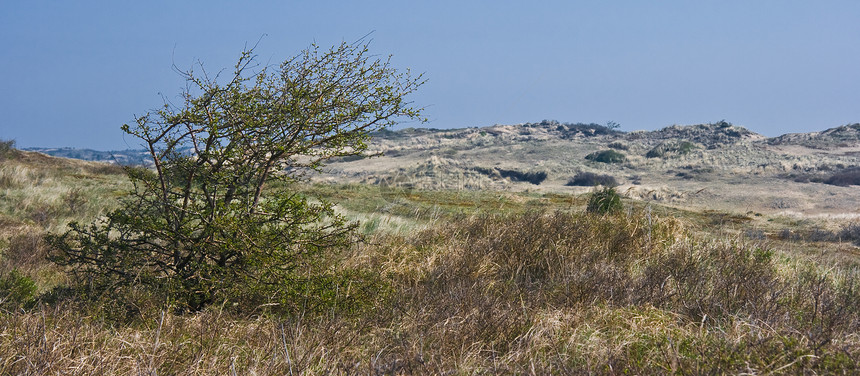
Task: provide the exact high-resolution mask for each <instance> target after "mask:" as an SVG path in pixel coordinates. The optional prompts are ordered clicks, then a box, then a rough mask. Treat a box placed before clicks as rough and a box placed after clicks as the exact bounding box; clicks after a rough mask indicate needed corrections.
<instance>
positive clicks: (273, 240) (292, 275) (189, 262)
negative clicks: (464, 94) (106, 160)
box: [47, 43, 423, 312]
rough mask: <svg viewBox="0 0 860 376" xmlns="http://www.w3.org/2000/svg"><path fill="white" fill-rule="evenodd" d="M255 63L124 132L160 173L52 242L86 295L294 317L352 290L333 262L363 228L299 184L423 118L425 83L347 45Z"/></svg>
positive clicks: (138, 174) (189, 76)
mask: <svg viewBox="0 0 860 376" xmlns="http://www.w3.org/2000/svg"><path fill="white" fill-rule="evenodd" d="M256 64H257V62H256V60H255V55H254V53H253V51H250V50H249V51H243V52H242V53H241V55H240V57H239V59H238V62H237V63H236V65H235V70H234V71H233V72H231V74H230V75H229V77H227V78H226V79H219V78H218V76H217V75H215V76H207V75H206V74H205V73H203V74H197V73H196V72H195V71H193V70H192V71H188V72H183V73H182V74H183V76H184V78H185V79H186V84H187V85H186V89H185V91H184V92H183V93H182V98H183V100H182V101H180V102H178V103H180V104H179V105H176V106H174V105H172V104H167V105H165V107H163V108H162V109H160V110H158V111H155V112H152V113H148V114H146V115H143V116H141V117H139V118H137V119H136V122H135V123H134V125H123V127H122V129H123V131H125V132H126V133H128V134H130V135H132V136H135V137H137V138H138V139H140V140H141V141H142V142H143V144H144V145H145V147H146V150H147V151H148V153H149V157H150V159H151V161H152V162H153V166H154V168H153V169H144V168H129V169H128V170H127V171H128V175H129V178H130V179H131V181H132V183H133V188H132V191H131V192H130V194H129V195H128V196H127V197H126V198H125V199H124V200H123V201H122V203H121V205H120V208H119V209H117V210H115V211H113V212H111V213H109V214H108V215H107V216H106V217H105V218H103V219H100V220H98V221H96V222H94V223H92V224H90V225H82V224H79V223H75V222H72V223H70V224H69V228H70V229H69V230H68V231H67V232H65V233H64V234H60V235H55V234H54V235H50V236H48V237H47V240H48V243H49V244H50V245H51V246H52V248H53V249H54V250H55V252H54V253H53V254H52V258H51V259H52V261H54V262H55V263H57V264H58V265H60V266H64V267H68V269H70V274H71V276H72V277H73V281H74V283H76V284H77V285H79V286H81V287H82V290H83V291H85V293H86V295H87V296H89V297H98V296H104V295H107V296H113V295H118V293H120V292H122V291H144V292H145V293H146V294H152V295H153V296H155V297H157V298H158V299H164V300H166V301H169V302H171V304H172V305H173V306H174V307H175V308H176V309H177V310H179V311H199V310H201V309H203V308H204V307H206V306H207V305H209V304H213V303H220V302H225V301H228V300H229V301H232V302H233V303H237V302H241V303H245V302H247V303H246V305H245V307H246V308H248V309H255V308H256V307H257V306H259V305H263V304H266V305H267V306H272V307H275V306H277V307H280V308H281V309H283V310H284V311H287V312H290V311H291V310H292V309H293V308H295V307H299V306H301V307H302V308H307V309H313V307H315V306H319V305H318V304H316V303H321V302H332V300H331V299H332V297H337V294H336V291H338V290H335V291H331V289H339V286H340V283H341V282H343V279H342V278H340V277H339V276H337V275H332V274H331V273H329V270H332V269H334V268H332V267H331V265H327V263H328V262H330V261H329V259H327V258H326V256H331V255H332V254H333V253H334V252H336V251H337V250H339V249H343V248H345V247H346V246H348V245H349V244H351V243H352V242H354V241H355V240H356V238H355V236H354V235H355V232H354V230H355V228H356V224H354V223H349V222H348V221H347V220H346V218H344V217H343V216H342V215H339V214H337V213H336V212H335V210H334V207H333V205H331V204H330V203H327V202H318V201H317V200H309V199H308V198H306V197H303V196H302V195H300V194H298V193H296V191H295V189H294V184H295V183H296V182H299V181H301V180H302V179H303V176H304V174H305V173H307V172H308V171H317V170H319V169H320V168H321V167H322V166H323V164H324V163H325V162H327V161H329V160H330V159H331V158H335V157H347V156H352V155H361V154H363V153H364V152H365V151H366V150H367V140H368V139H369V138H370V133H371V132H373V131H376V130H379V129H382V128H385V127H388V126H391V125H394V124H396V123H397V122H398V121H399V120H402V119H419V120H420V112H421V110H420V109H417V108H413V107H412V105H411V102H409V101H406V100H405V98H404V97H405V96H406V95H408V94H410V93H412V92H414V91H415V90H417V88H418V87H419V86H420V85H421V84H422V83H423V81H422V80H421V79H420V77H418V78H415V77H410V76H409V75H408V74H404V73H398V72H397V71H396V70H394V68H392V67H391V65H390V64H389V62H388V61H387V60H380V59H378V58H377V57H376V56H375V55H370V54H369V52H368V50H367V46H366V45H351V44H347V43H343V44H341V45H340V46H336V47H334V48H331V49H330V50H321V49H319V48H317V47H316V46H312V47H311V48H309V49H307V50H305V51H303V52H301V53H300V54H298V55H296V56H295V57H293V58H290V59H288V60H286V61H284V62H283V63H282V64H280V65H276V66H275V67H276V68H269V69H259V70H258V69H256V67H257V65H256ZM252 71H253V72H252ZM222 81H226V82H222ZM190 150H193V151H194V155H189V151H190ZM120 298H121V297H120ZM334 303H335V304H337V301H334ZM273 309H275V308H273Z"/></svg>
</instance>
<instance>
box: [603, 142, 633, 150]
mask: <svg viewBox="0 0 860 376" xmlns="http://www.w3.org/2000/svg"><path fill="white" fill-rule="evenodd" d="M606 146H607V147H609V148H610V149H615V150H628V149H630V148H629V147H628V146H627V145H625V144H622V143H620V142H612V143H610V144H609V145H606Z"/></svg>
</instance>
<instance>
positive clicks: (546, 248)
mask: <svg viewBox="0 0 860 376" xmlns="http://www.w3.org/2000/svg"><path fill="white" fill-rule="evenodd" d="M0 166H8V163H6V164H2V165H0ZM27 168H29V167H27ZM13 170H14V169H13ZM10 171H12V170H10ZM14 171H18V172H14V173H11V172H10V173H8V176H9V178H8V179H7V180H8V181H10V182H14V184H12V185H10V186H9V187H6V188H3V189H5V190H6V191H5V192H6V194H20V195H21V196H20V197H24V195H25V194H26V192H21V191H18V190H27V189H32V190H34V191H33V193H34V195H35V196H36V197H37V198H30V199H31V200H33V202H40V203H44V204H46V205H47V206H49V207H51V208H53V209H52V210H55V212H56V213H61V214H60V215H59V216H57V217H51V219H50V221H49V222H48V224H47V225H46V226H45V225H40V224H38V222H36V221H35V220H33V219H32V218H29V217H27V213H28V212H27V211H26V210H23V209H14V210H12V209H4V211H2V212H0V214H2V217H0V220H2V221H3V222H0V223H2V229H3V230H2V231H3V234H5V235H4V240H3V241H4V242H3V244H2V249H3V250H4V251H3V256H2V258H0V277H2V276H3V275H6V273H7V272H8V271H10V270H19V271H21V272H22V273H23V274H25V275H27V276H29V277H31V278H33V279H34V280H36V282H37V284H38V285H39V287H40V291H42V292H48V290H50V288H51V287H53V286H54V285H58V284H59V285H62V283H63V279H62V274H60V273H58V271H57V270H56V269H52V268H53V267H52V266H50V265H47V264H46V263H45V261H44V259H43V258H42V255H43V254H44V253H45V252H47V250H46V249H45V248H44V244H43V243H41V237H40V235H41V234H43V233H44V231H45V229H46V228H57V227H59V226H61V222H59V220H61V219H67V218H91V217H93V216H95V215H97V214H98V212H99V211H100V210H103V209H101V207H100V205H101V204H102V202H99V201H98V200H97V197H99V196H98V195H100V194H104V193H105V192H110V191H111V188H106V187H103V182H113V181H118V180H119V179H116V178H115V177H113V175H99V174H97V173H94V172H87V171H88V170H81V171H82V172H81V176H82V177H80V178H74V177H69V176H66V175H64V174H63V173H62V172H61V171H52V170H50V169H49V170H46V171H47V172H45V174H46V175H45V177H44V178H43V179H42V180H41V181H42V183H40V184H35V183H34V180H32V179H31V178H33V177H38V173H35V172H33V171H30V170H28V171H27V172H23V171H24V170H23V167H22V169H18V170H14ZM33 174H35V175H33ZM31 175H32V176H31ZM22 176H23V177H22ZM49 179H55V182H56V183H50V184H48V183H46V182H47V181H48V180H49ZM74 179H80V180H74ZM90 179H91V180H90ZM100 179H102V180H100ZM70 182H75V184H77V186H79V187H82V188H81V191H80V194H81V195H82V197H84V198H85V199H84V200H83V202H87V203H91V204H85V205H82V206H79V207H80V208H82V209H80V211H75V210H71V208H70V207H71V206H76V205H78V204H75V205H72V204H70V203H69V202H67V201H65V200H61V199H59V198H57V199H55V200H52V199H50V197H53V196H52V194H51V193H47V192H49V191H51V190H49V189H47V188H48V187H50V186H52V184H54V185H55V188H51V189H55V190H56V192H59V191H61V189H60V188H61V187H62V186H64V185H66V186H68V185H69V184H72V183H70ZM86 182H89V184H90V185H87V183H86ZM99 182H102V183H99ZM42 185H45V187H42ZM16 187H17V188H16ZM43 188H44V189H46V190H44V191H42V193H40V192H39V190H41V189H43ZM304 189H306V190H309V191H314V190H316V193H317V194H318V195H319V196H320V197H326V198H329V199H332V200H334V201H338V202H343V203H344V205H343V206H344V210H345V212H346V213H348V214H349V215H352V216H354V217H355V218H357V219H364V220H366V222H369V224H368V225H366V226H365V228H364V230H366V232H367V234H368V236H369V237H368V239H367V240H366V241H365V242H363V243H361V244H356V245H355V246H354V247H353V248H352V249H350V250H349V252H346V253H345V254H340V255H337V256H336V258H333V259H332V260H331V265H332V267H333V268H343V269H345V270H347V269H348V270H360V271H362V272H363V273H364V274H363V275H365V276H370V277H371V278H373V279H375V280H377V282H378V284H377V286H381V289H380V291H377V292H376V293H372V294H366V295H365V299H368V301H367V302H366V303H368V306H369V307H370V308H366V309H363V310H358V311H353V312H338V311H331V312H325V313H318V314H315V315H310V314H307V315H296V316H287V317H284V316H273V315H269V314H265V313H264V312H266V308H265V307H257V308H258V309H256V310H255V309H250V310H248V309H242V310H238V309H233V307H232V306H231V305H230V304H229V303H228V304H226V305H223V306H212V307H209V308H208V309H207V310H204V311H203V312H200V313H197V314H187V315H177V314H173V313H171V311H170V310H169V304H166V303H165V302H148V303H147V302H146V301H145V300H142V302H143V304H149V305H147V306H141V307H137V308H138V309H137V311H135V312H136V313H135V314H134V315H130V316H127V317H125V316H116V315H111V314H108V313H107V312H106V309H105V308H104V307H102V306H100V305H99V304H93V303H87V302H86V301H82V300H78V299H76V298H75V297H74V296H73V295H71V296H70V295H68V293H67V294H66V295H64V294H63V291H62V290H56V291H53V292H48V293H46V294H43V295H42V296H41V298H40V299H39V301H38V304H37V305H35V306H31V307H15V308H14V309H7V310H0V328H2V329H0V374H117V375H132V374H134V375H143V374H147V375H156V374H162V375H165V374H176V375H186V374H187V375H191V374H193V375H198V374H213V375H214V374H218V375H223V374H227V375H230V374H257V375H286V374H293V375H299V374H305V375H314V374H668V373H677V374H740V373H745V374H770V373H773V374H839V373H843V374H856V373H857V372H858V369H857V368H858V364H860V336H858V335H857V333H858V332H860V296H858V294H860V281H858V278H857V277H858V276H860V269H858V267H857V264H856V262H841V263H833V264H822V263H818V262H816V261H815V259H814V258H809V257H798V255H797V254H796V253H795V251H793V250H791V249H787V248H786V249H783V247H787V246H792V244H793V243H790V242H782V241H778V240H776V241H774V242H773V243H771V241H769V240H767V237H762V238H761V239H753V240H750V239H746V238H744V237H743V236H741V235H738V236H733V235H726V234H727V233H726V232H722V230H720V231H718V232H715V230H714V228H715V226H716V225H717V223H716V222H714V221H715V218H717V217H718V215H717V214H719V213H698V212H690V213H685V212H681V211H669V210H664V209H660V208H655V209H653V210H652V209H651V208H650V207H647V208H642V209H639V208H636V207H635V205H629V203H628V208H627V209H626V210H624V211H623V212H622V213H620V214H617V215H609V216H598V215H591V214H586V213H584V212H583V206H584V204H585V201H586V200H585V199H583V198H580V197H571V196H565V195H545V196H535V195H531V196H530V195H510V194H501V193H487V194H478V193H463V192H418V191H411V190H402V189H387V188H379V189H370V188H366V187H334V188H332V187H305V188H304ZM64 192H67V193H68V192H71V191H70V190H66V191H64ZM40 195H41V196H40ZM61 196H62V195H61ZM61 196H58V197H61ZM67 197H68V196H67ZM73 201H74V200H73ZM7 205H9V206H7V208H13V207H15V208H16V207H17V205H15V204H9V203H7ZM555 209H563V211H557V210H555ZM670 213H671V215H670ZM675 216H681V218H675ZM724 219H725V218H723V217H722V216H720V222H719V223H718V224H719V225H720V226H743V225H745V224H746V223H747V222H748V221H749V220H748V219H746V218H741V219H742V220H741V221H740V222H738V223H735V222H732V221H724ZM729 219H731V218H729ZM374 222H376V224H375V225H374V224H373V223H374ZM22 229H23V230H26V231H23V232H20V231H19V230H22ZM708 231H710V232H708ZM846 257H847V256H846ZM345 294H347V295H348V294H349V292H348V291H347V292H345ZM108 299H110V297H108ZM252 308H253V307H252ZM249 311H250V312H252V313H248V312H249ZM237 312H245V313H243V314H240V313H237Z"/></svg>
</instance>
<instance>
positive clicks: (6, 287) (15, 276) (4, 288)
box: [0, 270, 36, 311]
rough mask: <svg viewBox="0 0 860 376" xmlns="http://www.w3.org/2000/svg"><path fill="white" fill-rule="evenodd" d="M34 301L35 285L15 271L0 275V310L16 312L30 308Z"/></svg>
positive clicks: (28, 278)
mask: <svg viewBox="0 0 860 376" xmlns="http://www.w3.org/2000/svg"><path fill="white" fill-rule="evenodd" d="M35 299H36V283H35V282H33V280H32V279H31V278H30V277H27V276H25V275H23V274H21V273H19V272H18V271H17V270H12V271H10V272H8V273H4V274H3V275H0V309H2V310H6V311H16V310H18V309H21V308H28V307H30V306H32V304H33V302H34V301H35Z"/></svg>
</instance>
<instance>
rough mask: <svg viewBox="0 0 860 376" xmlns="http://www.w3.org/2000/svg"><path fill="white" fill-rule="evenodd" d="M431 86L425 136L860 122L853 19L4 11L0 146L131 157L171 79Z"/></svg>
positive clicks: (715, 9)
mask: <svg viewBox="0 0 860 376" xmlns="http://www.w3.org/2000/svg"><path fill="white" fill-rule="evenodd" d="M371 31H372V32H373V34H372V35H371V37H372V39H373V41H372V44H371V50H372V51H373V52H374V53H378V54H380V55H388V54H392V55H393V56H394V57H393V62H394V64H395V66H396V67H399V68H407V67H408V68H411V69H412V70H413V71H417V72H424V73H425V74H426V78H427V79H428V82H427V84H426V85H425V86H424V87H422V88H421V89H420V91H419V93H417V94H416V95H415V96H413V97H412V98H411V99H412V100H413V101H414V102H415V103H416V104H417V105H420V106H425V107H426V108H427V111H426V115H427V116H428V117H429V119H430V122H429V123H427V124H423V125H422V124H404V125H402V126H427V127H434V128H451V127H470V126H487V125H493V124H516V123H522V122H528V121H540V120H543V119H555V120H559V121H562V122H596V123H601V124H603V123H606V122H608V121H615V122H617V123H620V124H621V130H625V131H631V130H636V129H658V128H662V127H665V126H668V125H672V124H698V123H707V122H715V121H719V120H722V119H725V120H727V121H730V122H732V123H734V124H736V125H741V126H745V127H747V128H749V129H751V130H753V131H755V132H759V133H762V134H765V135H769V136H776V135H780V134H783V133H791V132H809V131H818V130H823V129H826V128H831V127H835V126H839V125H842V124H847V123H853V122H860V1H856V0H846V1H838V0H823V1H795V0H755V1H753V0H721V1H716V0H703V1H692V0H683V1H681V0H678V1H661V0H655V1H644V0H641V1H639V0H637V1H622V0H616V1H598V0H594V1H555V0H553V1H529V2H526V1H504V0H495V1H468V0H460V1H447V0H436V1H403V0H399V1H384V0H371V1H325V0H317V1H310V0H309V1H263V0H260V1H218V0H212V1H135V2H131V1H74V2H72V1H16V0H7V1H3V2H2V4H0V46H2V53H0V72H2V75H3V79H2V87H0V88H2V90H0V139H15V140H16V141H17V142H18V146H19V147H31V146H45V147H58V146H72V147H85V148H94V149H100V150H109V149H125V148H129V147H132V148H134V147H137V146H138V144H137V142H136V140H135V139H133V138H129V137H124V136H123V133H122V131H120V126H121V125H122V124H123V123H128V122H131V121H132V120H133V119H134V116H135V115H140V114H143V113H145V112H146V111H147V110H149V109H151V108H155V107H158V106H159V105H161V103H162V99H161V98H162V97H161V96H160V94H163V95H164V96H166V97H167V98H176V96H177V94H178V93H179V91H180V89H181V87H182V86H183V81H182V79H181V77H179V76H178V75H177V74H176V73H175V72H173V70H172V69H171V66H172V64H176V65H177V66H178V67H180V68H188V67H191V65H192V64H193V63H194V61H196V60H200V61H202V62H203V63H204V65H205V66H206V67H208V68H209V69H211V70H217V69H220V68H224V67H229V66H231V65H232V63H233V62H234V60H235V58H236V57H237V56H238V54H239V52H240V51H241V50H242V49H243V47H244V46H245V45H246V43H248V44H253V43H255V42H256V41H257V40H259V39H260V38H261V36H263V35H265V36H264V37H263V38H262V41H261V42H260V45H259V48H258V50H257V52H258V55H259V56H260V58H261V59H263V61H264V62H271V63H272V64H274V63H277V62H279V61H281V60H283V59H284V58H286V57H289V56H291V55H293V54H295V53H297V52H299V51H300V50H301V49H303V48H305V47H307V46H308V45H309V44H310V43H312V42H316V43H318V44H320V45H323V46H329V45H333V44H338V43H340V42H341V41H344V40H345V41H354V40H356V39H358V38H360V37H361V36H363V35H365V34H367V33H369V32H371Z"/></svg>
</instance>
